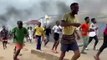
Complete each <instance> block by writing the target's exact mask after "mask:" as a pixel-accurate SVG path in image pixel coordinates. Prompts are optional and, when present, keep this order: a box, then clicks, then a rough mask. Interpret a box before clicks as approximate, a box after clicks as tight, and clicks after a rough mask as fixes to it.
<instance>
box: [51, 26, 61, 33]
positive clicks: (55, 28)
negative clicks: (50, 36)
mask: <svg viewBox="0 0 107 60" xmlns="http://www.w3.org/2000/svg"><path fill="white" fill-rule="evenodd" d="M52 30H53V31H54V33H58V34H60V33H61V30H62V27H61V26H60V25H59V26H57V25H55V26H53V28H52Z"/></svg>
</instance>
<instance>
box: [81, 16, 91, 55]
mask: <svg viewBox="0 0 107 60" xmlns="http://www.w3.org/2000/svg"><path fill="white" fill-rule="evenodd" d="M84 20H85V23H83V24H82V25H81V26H80V31H81V35H82V38H83V49H82V51H81V53H83V54H86V52H84V50H85V49H86V47H87V45H88V40H89V38H88V33H89V22H90V19H89V17H85V18H84Z"/></svg>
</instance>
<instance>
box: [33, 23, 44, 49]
mask: <svg viewBox="0 0 107 60" xmlns="http://www.w3.org/2000/svg"><path fill="white" fill-rule="evenodd" d="M34 36H36V40H37V46H36V49H37V50H41V38H42V39H43V40H45V39H44V38H45V31H44V28H43V27H41V23H40V22H39V23H38V26H37V27H35V29H34V32H33V37H34Z"/></svg>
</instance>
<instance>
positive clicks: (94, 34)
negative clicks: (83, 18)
mask: <svg viewBox="0 0 107 60" xmlns="http://www.w3.org/2000/svg"><path fill="white" fill-rule="evenodd" d="M91 22H92V23H91V25H90V32H89V42H88V45H89V44H90V42H91V41H92V40H93V39H94V40H95V43H94V47H93V50H96V45H97V43H98V37H97V33H98V32H97V31H98V26H97V22H96V19H95V18H92V19H91Z"/></svg>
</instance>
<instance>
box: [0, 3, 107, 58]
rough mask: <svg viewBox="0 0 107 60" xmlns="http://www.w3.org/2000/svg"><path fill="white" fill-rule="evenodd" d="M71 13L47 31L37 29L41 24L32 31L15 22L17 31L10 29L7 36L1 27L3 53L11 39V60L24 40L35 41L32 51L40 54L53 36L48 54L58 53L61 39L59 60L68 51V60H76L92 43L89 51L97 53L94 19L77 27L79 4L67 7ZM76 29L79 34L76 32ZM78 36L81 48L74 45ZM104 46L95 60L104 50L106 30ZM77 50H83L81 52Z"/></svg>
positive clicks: (106, 42) (4, 28) (105, 40)
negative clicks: (50, 51)
mask: <svg viewBox="0 0 107 60" xmlns="http://www.w3.org/2000/svg"><path fill="white" fill-rule="evenodd" d="M70 9H71V12H70V13H67V14H65V15H64V17H63V20H61V21H56V24H55V25H54V26H53V27H52V28H51V27H50V26H48V27H43V26H41V22H39V23H38V24H37V26H36V27H35V28H32V27H28V28H26V27H24V26H23V22H22V21H17V27H15V28H13V29H12V31H11V33H10V32H9V31H8V30H7V29H6V26H3V27H2V30H1V31H0V37H1V41H2V44H3V49H6V48H7V43H8V40H9V37H10V36H11V37H12V38H13V42H14V43H15V47H14V57H13V60H18V58H17V57H18V55H19V53H20V51H21V49H22V48H23V45H24V38H26V41H27V42H30V43H32V42H33V41H32V40H35V41H36V44H37V45H36V49H37V50H41V48H42V47H41V45H42V41H43V42H44V46H47V44H48V42H49V41H50V35H52V36H53V39H54V44H53V46H52V52H54V53H58V51H57V48H58V45H59V43H60V37H61V54H60V57H59V60H63V59H64V57H65V54H66V52H68V51H70V50H72V51H73V52H74V55H73V57H72V59H71V60H77V59H78V58H79V57H80V54H81V53H82V54H87V53H86V52H85V50H86V49H87V47H88V45H89V44H90V43H91V41H92V40H93V39H94V40H95V43H94V46H93V50H97V48H96V45H97V44H98V41H99V39H98V25H97V21H96V19H95V18H92V19H90V17H88V16H87V17H85V18H84V21H85V22H84V23H82V24H80V22H78V20H77V19H76V15H77V14H78V11H79V4H78V3H72V4H71V5H70ZM77 28H79V30H78V29H77ZM78 31H79V32H80V33H81V36H82V40H83V44H82V45H79V46H78V44H77V41H76V40H80V34H79V33H78ZM103 34H104V42H103V45H102V46H101V48H100V49H99V50H98V53H97V54H96V56H94V58H95V60H100V58H99V56H100V54H101V52H102V51H103V50H104V49H105V48H106V47H107V26H106V28H105V30H104V33H103ZM79 47H83V48H82V50H81V52H80V50H79Z"/></svg>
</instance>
